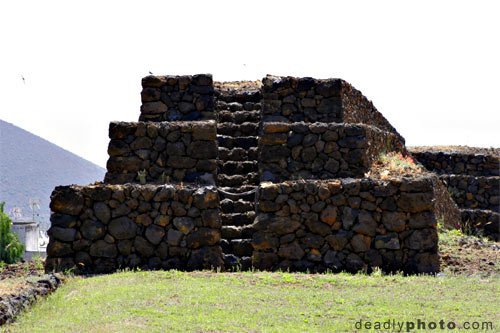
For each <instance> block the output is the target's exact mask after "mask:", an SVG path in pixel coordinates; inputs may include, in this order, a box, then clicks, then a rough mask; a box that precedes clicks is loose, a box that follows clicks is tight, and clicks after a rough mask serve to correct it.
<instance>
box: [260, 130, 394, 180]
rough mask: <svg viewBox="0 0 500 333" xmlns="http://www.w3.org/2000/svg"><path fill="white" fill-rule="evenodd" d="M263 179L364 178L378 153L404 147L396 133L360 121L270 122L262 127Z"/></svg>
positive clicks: (261, 155)
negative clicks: (358, 122) (354, 122)
mask: <svg viewBox="0 0 500 333" xmlns="http://www.w3.org/2000/svg"><path fill="white" fill-rule="evenodd" d="M259 144H260V156H259V161H260V172H261V180H263V181H273V182H276V181H283V180H290V179H311V178H313V179H314V178H316V179H332V178H339V177H358V178H359V177H363V176H364V173H365V172H367V171H368V169H369V168H370V166H371V164H372V162H373V160H375V159H377V158H378V156H379V154H381V153H385V152H389V151H401V150H403V149H404V147H403V145H402V144H401V142H400V141H399V139H398V138H397V136H396V135H394V134H392V133H389V132H385V131H381V130H380V129H378V128H376V127H373V126H367V125H363V124H344V123H342V124H337V123H329V124H327V123H312V124H307V123H304V122H296V123H272V122H267V123H264V124H263V126H262V135H261V137H260V139H259Z"/></svg>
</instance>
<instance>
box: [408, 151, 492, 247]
mask: <svg viewBox="0 0 500 333" xmlns="http://www.w3.org/2000/svg"><path fill="white" fill-rule="evenodd" d="M472 150H474V149H472ZM476 150H477V152H475V153H474V152H461V151H434V150H433V151H422V150H421V149H414V150H413V151H412V155H413V156H414V157H415V158H416V159H417V160H418V161H419V162H420V163H421V164H422V165H423V166H425V167H426V168H427V169H428V170H430V171H433V172H435V173H437V174H438V175H439V177H440V179H441V180H442V181H443V182H444V184H445V185H446V187H447V188H448V192H449V194H450V196H451V197H452V198H453V200H454V201H455V202H456V203H457V205H458V207H459V208H460V209H461V216H462V225H461V228H462V229H463V230H464V231H467V232H473V233H477V234H480V235H484V236H487V237H489V238H491V239H493V240H496V241H498V240H500V222H499V220H500V176H499V174H500V157H499V155H498V150H495V149H476Z"/></svg>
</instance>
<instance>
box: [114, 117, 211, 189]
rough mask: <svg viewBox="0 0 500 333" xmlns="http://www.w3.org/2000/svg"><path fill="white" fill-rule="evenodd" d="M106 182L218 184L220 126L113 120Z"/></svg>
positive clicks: (209, 123)
mask: <svg viewBox="0 0 500 333" xmlns="http://www.w3.org/2000/svg"><path fill="white" fill-rule="evenodd" d="M109 138H110V139H111V140H110V142H109V147H108V154H109V160H108V163H107V169H108V171H107V173H106V177H105V182H106V183H110V184H125V183H133V182H139V181H140V179H139V173H141V172H144V176H145V180H146V182H147V183H161V184H165V183H166V182H170V181H177V182H180V181H184V182H199V183H208V184H215V178H216V169H217V128H216V123H215V121H197V122H160V123H156V122H136V123H126V122H112V123H111V124H110V126H109Z"/></svg>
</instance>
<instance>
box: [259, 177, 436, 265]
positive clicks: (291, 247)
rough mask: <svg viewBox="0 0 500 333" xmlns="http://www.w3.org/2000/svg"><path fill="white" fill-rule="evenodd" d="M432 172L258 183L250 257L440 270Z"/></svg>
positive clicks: (288, 262)
mask: <svg viewBox="0 0 500 333" xmlns="http://www.w3.org/2000/svg"><path fill="white" fill-rule="evenodd" d="M433 181H434V180H433V177H422V178H418V179H413V180H391V181H380V180H373V179H359V180H353V179H350V180H349V179H345V180H342V181H339V180H325V181H288V182H284V183H279V184H271V183H264V184H262V185H261V187H260V188H259V191H258V208H257V209H258V215H257V218H256V222H255V223H254V225H253V227H254V229H255V233H254V235H253V239H252V245H253V248H254V253H253V257H252V263H253V265H254V267H256V268H258V269H273V270H276V269H283V270H288V269H290V270H294V271H295V270H296V271H306V270H309V271H312V272H316V271H318V272H322V271H326V270H332V271H335V272H338V271H342V270H346V271H350V272H356V271H360V270H367V271H370V270H372V269H373V268H375V267H380V268H382V269H383V270H384V271H391V272H392V271H404V272H406V273H435V272H438V271H439V257H438V254H437V250H438V235H437V229H436V216H435V212H434V211H435V208H434V202H433V199H434V192H433Z"/></svg>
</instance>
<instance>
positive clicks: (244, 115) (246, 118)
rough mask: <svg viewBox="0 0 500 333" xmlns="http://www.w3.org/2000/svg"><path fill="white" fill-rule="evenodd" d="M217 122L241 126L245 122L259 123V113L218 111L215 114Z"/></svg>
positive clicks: (255, 111)
mask: <svg viewBox="0 0 500 333" xmlns="http://www.w3.org/2000/svg"><path fill="white" fill-rule="evenodd" d="M217 119H218V121H219V122H221V123H223V122H228V123H233V124H242V123H245V122H252V123H258V122H260V111H258V110H254V111H234V112H233V111H219V112H217Z"/></svg>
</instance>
